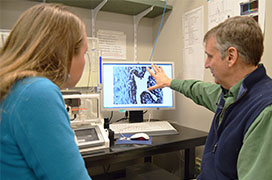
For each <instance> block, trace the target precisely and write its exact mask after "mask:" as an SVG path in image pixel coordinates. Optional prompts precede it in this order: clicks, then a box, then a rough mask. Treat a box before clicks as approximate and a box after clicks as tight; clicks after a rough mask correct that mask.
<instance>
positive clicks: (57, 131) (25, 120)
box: [0, 77, 91, 180]
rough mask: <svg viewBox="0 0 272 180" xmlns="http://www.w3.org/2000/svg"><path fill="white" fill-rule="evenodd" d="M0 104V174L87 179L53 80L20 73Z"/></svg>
mask: <svg viewBox="0 0 272 180" xmlns="http://www.w3.org/2000/svg"><path fill="white" fill-rule="evenodd" d="M0 105H1V107H2V109H1V116H0V118H1V121H0V133H1V137H0V142H1V147H0V153H1V154H0V160H1V161H0V167H1V168H0V171H1V178H0V179H7V180H13V179H14V180H17V179H20V180H26V179H27V180H34V179H50V180H60V179H65V180H69V179H71V180H72V179H73V180H74V179H79V180H85V179H88V180H89V179H91V178H90V177H89V175H88V172H87V170H86V169H85V166H84V161H83V159H82V157H81V154H80V153H79V150H78V147H77V145H76V143H75V140H74V133H73V130H72V129H71V127H70V120H69V116H68V114H67V112H66V110H65V105H64V101H63V98H62V95H61V92H60V90H59V88H58V87H57V86H56V85H55V84H53V83H52V82H51V81H49V80H48V79H45V78H41V77H31V78H25V79H24V80H21V81H18V82H17V83H16V84H15V85H14V86H13V88H12V91H11V92H10V93H9V95H8V96H7V98H6V99H5V100H4V101H3V102H1V104H0Z"/></svg>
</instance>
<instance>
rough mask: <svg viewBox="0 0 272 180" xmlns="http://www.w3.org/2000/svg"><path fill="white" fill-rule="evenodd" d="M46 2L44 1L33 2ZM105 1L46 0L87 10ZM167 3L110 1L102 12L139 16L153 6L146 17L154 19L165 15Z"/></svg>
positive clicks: (142, 0) (159, 0)
mask: <svg viewBox="0 0 272 180" xmlns="http://www.w3.org/2000/svg"><path fill="white" fill-rule="evenodd" d="M33 1H39V2H44V1H43V0H33ZM102 1H103V0H46V2H47V3H61V4H64V5H67V6H74V7H80V8H86V9H94V8H96V7H97V6H98V5H99V4H100V3H101V2H102ZM164 5H165V2H164V1H161V0H108V1H107V3H106V4H105V5H104V6H103V7H102V8H101V11H108V12H113V13H120V14H127V15H132V16H134V15H137V14H139V13H141V12H143V11H144V10H146V9H147V8H150V7H151V6H153V10H152V11H151V12H150V13H148V14H147V15H145V17H148V18H154V17H156V16H159V15H161V14H162V13H163V9H164ZM169 10H172V6H170V5H167V7H166V10H165V11H169Z"/></svg>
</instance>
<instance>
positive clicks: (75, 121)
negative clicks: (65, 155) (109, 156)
mask: <svg viewBox="0 0 272 180" xmlns="http://www.w3.org/2000/svg"><path fill="white" fill-rule="evenodd" d="M71 93H72V94H68V95H63V98H64V101H65V106H66V109H67V112H68V114H69V117H70V120H71V127H72V128H73V130H74V132H75V140H76V143H77V145H78V147H79V150H80V152H85V151H93V150H100V149H105V148H109V146H110V142H109V138H108V133H107V130H105V129H104V119H103V118H102V117H101V114H100V104H99V102H100V99H99V98H100V97H99V94H80V92H71ZM73 93H75V94H73ZM77 93H78V94H77ZM64 94H66V93H64Z"/></svg>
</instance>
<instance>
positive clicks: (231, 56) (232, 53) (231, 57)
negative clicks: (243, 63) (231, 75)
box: [227, 47, 238, 67]
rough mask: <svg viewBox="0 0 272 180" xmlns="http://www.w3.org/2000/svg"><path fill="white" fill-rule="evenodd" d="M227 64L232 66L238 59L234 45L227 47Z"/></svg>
mask: <svg viewBox="0 0 272 180" xmlns="http://www.w3.org/2000/svg"><path fill="white" fill-rule="evenodd" d="M227 51H228V59H227V61H228V65H229V67H231V66H233V65H234V64H235V63H236V62H237V60H238V51H237V49H236V48H235V47H229V48H228V50H227Z"/></svg>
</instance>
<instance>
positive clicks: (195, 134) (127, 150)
mask: <svg viewBox="0 0 272 180" xmlns="http://www.w3.org/2000/svg"><path fill="white" fill-rule="evenodd" d="M172 125H173V126H174V127H175V128H176V129H177V130H178V131H179V134H178V135H166V136H153V137H152V145H113V146H112V147H111V148H110V149H106V150H101V151H98V152H84V153H82V156H83V159H84V161H85V164H86V167H87V168H88V167H95V166H103V165H109V164H113V163H118V162H123V161H128V160H133V159H137V158H142V157H144V158H145V161H151V158H150V157H151V156H152V155H155V154H160V153H167V152H171V151H178V150H182V149H184V150H185V171H184V172H185V174H184V177H185V179H191V178H194V168H195V147H197V146H201V145H204V144H205V142H206V138H207V135H208V133H207V132H203V131H199V130H196V129H191V128H187V127H182V126H179V125H176V124H172Z"/></svg>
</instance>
